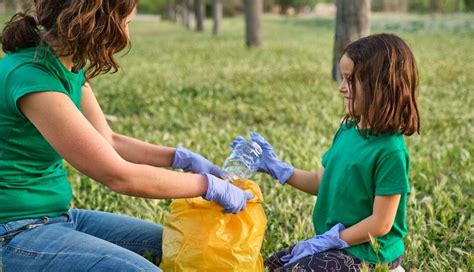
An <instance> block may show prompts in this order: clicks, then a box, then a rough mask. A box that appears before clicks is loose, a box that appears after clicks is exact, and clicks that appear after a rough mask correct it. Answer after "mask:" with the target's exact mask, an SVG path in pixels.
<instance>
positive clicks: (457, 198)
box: [70, 15, 474, 271]
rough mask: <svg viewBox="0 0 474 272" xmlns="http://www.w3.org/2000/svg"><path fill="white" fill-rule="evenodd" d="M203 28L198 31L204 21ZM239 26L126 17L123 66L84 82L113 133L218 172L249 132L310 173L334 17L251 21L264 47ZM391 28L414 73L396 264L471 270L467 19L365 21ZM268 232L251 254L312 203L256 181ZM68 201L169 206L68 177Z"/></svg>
mask: <svg viewBox="0 0 474 272" xmlns="http://www.w3.org/2000/svg"><path fill="white" fill-rule="evenodd" d="M206 27H207V30H209V29H210V28H211V25H210V21H208V22H206ZM243 29H244V26H243V19H242V18H233V19H227V20H225V21H224V23H223V32H222V35H221V36H219V37H212V36H211V34H210V33H209V31H207V32H206V33H195V32H188V31H186V30H184V29H183V28H182V27H180V26H178V25H175V24H172V23H169V22H152V21H148V22H147V21H136V22H134V23H133V24H132V26H131V35H132V39H133V46H132V49H131V51H130V52H129V54H127V55H125V56H123V57H121V58H120V63H121V64H122V67H123V70H122V71H121V72H119V73H117V74H113V75H107V76H102V77H100V78H98V79H96V80H94V81H93V87H94V89H95V91H96V94H97V96H98V99H99V101H100V104H101V105H102V107H103V109H104V111H105V112H106V113H107V114H110V115H114V116H116V117H117V118H118V120H117V121H115V122H112V123H111V126H112V127H113V128H114V129H115V131H117V132H120V133H123V134H127V135H131V136H134V137H137V138H140V139H143V140H146V141H150V142H152V143H159V144H162V145H168V146H176V145H178V144H179V145H183V146H185V147H187V148H190V149H192V150H195V151H197V152H199V153H201V154H203V155H204V156H207V157H208V158H209V159H211V160H213V161H214V162H215V163H216V164H218V165H221V164H222V163H223V161H224V159H225V157H226V155H227V153H228V152H229V150H230V149H229V147H228V144H229V143H230V142H231V141H232V140H233V138H234V137H235V136H236V135H239V134H241V135H246V134H248V132H249V131H258V132H259V133H261V134H262V135H264V136H265V137H266V138H267V139H268V140H269V141H270V142H271V143H272V144H273V145H274V147H275V148H276V150H277V152H278V154H279V156H280V157H281V158H282V159H283V160H285V161H287V162H289V163H291V164H293V165H294V166H296V167H298V168H302V169H307V170H311V169H318V168H319V167H320V160H321V156H322V154H323V153H324V151H325V150H326V149H327V148H328V147H329V145H330V143H331V140H332V136H333V134H334V132H335V131H336V129H337V126H338V120H339V118H340V113H341V112H342V100H341V98H340V96H339V94H338V91H337V86H336V84H335V83H334V82H333V81H331V79H330V71H331V59H332V46H333V39H334V22H333V20H330V19H324V18H318V19H314V18H313V19H309V18H307V19H305V18H283V17H276V16H267V17H265V20H264V36H265V38H264V39H265V40H264V45H263V47H262V48H260V49H252V50H248V49H246V48H245V47H244V37H243V31H244V30H243ZM383 31H388V32H394V33H396V34H398V35H400V36H401V37H403V38H405V39H406V40H407V41H408V42H409V44H410V45H411V46H412V48H413V51H414V53H415V56H416V57H417V60H418V64H419V69H420V74H421V78H420V82H421V88H420V95H419V99H418V103H419V107H420V110H421V118H422V119H421V120H422V129H421V135H419V136H412V137H409V138H407V144H408V148H409V151H410V155H411V159H412V161H411V172H410V184H411V187H412V189H411V191H412V193H411V195H410V198H409V205H408V224H409V228H410V232H409V235H408V236H407V238H406V240H405V244H406V249H407V251H406V256H405V261H404V263H403V266H404V267H405V268H406V269H407V268H411V269H419V270H427V271H447V270H455V269H458V268H459V269H460V270H461V271H468V270H471V271H472V268H473V267H474V257H473V239H472V230H473V226H474V218H473V215H472V213H473V207H474V202H473V195H474V194H473V170H472V168H473V164H472V161H473V160H472V157H471V156H472V155H474V144H473V135H474V112H473V110H472V109H473V108H474V99H473V97H474V95H473V94H474V87H473V86H474V77H473V75H474V72H473V71H474V54H473V50H472V48H473V45H474V15H452V16H447V15H443V16H441V15H437V16H429V15H425V16H405V17H403V18H402V19H397V18H396V17H394V16H385V15H374V16H373V17H372V31H371V32H372V33H377V32H383ZM255 180H256V181H257V182H258V183H259V184H260V186H261V187H262V191H263V193H264V196H265V198H266V199H265V203H264V206H265V210H266V213H267V216H268V228H267V232H266V237H265V242H264V245H263V254H264V256H268V255H269V254H270V253H272V252H275V251H276V250H278V249H279V248H281V247H284V246H286V245H289V244H291V243H294V242H296V241H298V240H301V239H305V238H309V236H312V235H313V230H312V224H311V213H312V208H313V205H314V201H315V198H314V197H311V196H308V195H305V194H304V193H300V192H297V191H296V190H293V189H292V188H290V187H288V186H285V187H283V186H279V185H278V184H277V182H275V181H272V180H271V178H269V177H268V176H264V175H257V176H256V178H255ZM70 181H71V184H72V186H73V187H74V192H75V197H74V206H75V207H77V208H87V209H98V210H105V211H112V212H118V213H124V214H128V215H131V216H137V217H140V218H144V219H148V220H152V221H155V222H162V221H163V217H164V216H165V215H166V213H167V212H168V205H169V203H170V201H169V200H144V199H140V198H133V197H124V196H120V195H117V194H115V193H113V192H111V191H110V190H108V189H106V188H104V187H103V186H101V185H99V184H98V183H95V182H92V181H91V180H90V179H88V178H86V177H84V176H82V175H79V174H78V173H77V172H75V171H74V170H71V174H70Z"/></svg>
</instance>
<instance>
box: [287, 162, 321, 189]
mask: <svg viewBox="0 0 474 272" xmlns="http://www.w3.org/2000/svg"><path fill="white" fill-rule="evenodd" d="M323 174H324V167H321V169H319V171H318V172H309V171H304V170H300V169H296V168H295V170H294V173H293V175H292V176H291V177H290V179H289V180H288V181H287V182H286V183H287V184H289V185H291V186H293V187H295V188H296V189H298V190H301V191H303V192H305V193H308V194H311V195H318V191H319V184H320V182H321V178H322V177H323Z"/></svg>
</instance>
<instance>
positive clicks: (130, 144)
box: [81, 83, 176, 167]
mask: <svg viewBox="0 0 474 272" xmlns="http://www.w3.org/2000/svg"><path fill="white" fill-rule="evenodd" d="M81 107H82V113H83V114H84V116H85V117H86V118H87V120H88V121H89V122H90V123H91V124H92V126H93V127H94V128H95V129H96V130H97V131H98V132H99V133H100V134H101V135H102V136H103V137H104V138H105V139H106V140H107V142H109V143H110V144H111V145H112V147H113V148H114V149H115V151H117V152H118V154H120V156H121V157H122V158H123V159H125V160H126V161H129V162H133V163H138V164H147V165H152V166H157V167H169V166H171V164H172V162H173V158H174V154H175V151H176V149H175V148H171V147H164V146H159V145H154V144H149V143H146V142H143V141H140V140H137V139H134V138H132V137H128V136H124V135H121V134H118V133H115V132H113V131H112V129H111V128H110V127H109V125H108V124H107V121H106V119H105V116H104V113H103V112H102V109H101V108H100V106H99V103H98V102H97V99H96V97H95V95H94V93H93V91H92V88H91V86H90V84H89V83H86V84H85V85H84V87H83V88H82V100H81Z"/></svg>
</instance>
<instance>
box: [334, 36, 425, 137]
mask: <svg viewBox="0 0 474 272" xmlns="http://www.w3.org/2000/svg"><path fill="white" fill-rule="evenodd" d="M344 54H346V55H347V56H348V57H349V58H350V59H351V60H352V61H353V62H354V71H353V74H352V75H351V76H350V77H351V78H352V79H353V80H351V83H350V87H351V89H352V92H351V95H352V97H356V95H355V92H362V97H363V101H357V102H355V103H362V104H363V113H362V115H361V116H358V117H356V116H354V115H353V114H352V113H351V114H348V115H346V117H345V120H346V121H347V120H349V119H355V121H356V122H359V121H360V119H362V120H363V122H364V127H368V128H370V132H371V133H374V134H383V133H386V132H391V133H396V132H398V131H401V133H403V134H405V135H412V134H413V133H415V132H417V133H419V129H420V116H419V113H418V106H417V104H416V92H417V89H418V81H419V79H418V68H417V65H416V61H415V57H414V55H413V53H412V51H411V50H410V48H409V47H408V45H407V44H406V43H405V42H404V41H403V40H402V39H401V38H399V37H398V36H396V35H393V34H386V33H382V34H376V35H371V36H368V37H365V38H362V39H360V40H357V41H355V42H353V43H351V44H349V45H348V46H347V47H346V48H345V49H344V51H343V54H342V55H344ZM357 83H360V85H359V86H358V87H357V88H356V85H357ZM352 103H353V104H354V99H352ZM352 109H354V105H352Z"/></svg>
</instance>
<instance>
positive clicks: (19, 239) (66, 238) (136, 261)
mask: <svg viewBox="0 0 474 272" xmlns="http://www.w3.org/2000/svg"><path fill="white" fill-rule="evenodd" d="M162 233H163V229H162V227H161V226H160V225H157V224H153V223H150V222H147V221H143V220H140V219H137V218H132V217H128V216H124V215H117V214H112V213H106V212H98V211H89V210H78V209H71V210H69V211H68V212H67V213H66V214H64V215H62V216H58V217H42V218H39V219H26V220H18V221H12V222H9V223H6V224H0V257H1V259H0V271H5V272H8V271H71V272H72V271H161V270H160V269H159V268H158V267H157V266H156V265H154V264H153V263H152V262H150V261H148V260H147V259H145V258H144V257H142V256H140V255H144V256H147V257H148V258H150V259H153V261H154V262H155V263H156V264H159V262H160V261H161V241H162V240H161V239H162Z"/></svg>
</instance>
